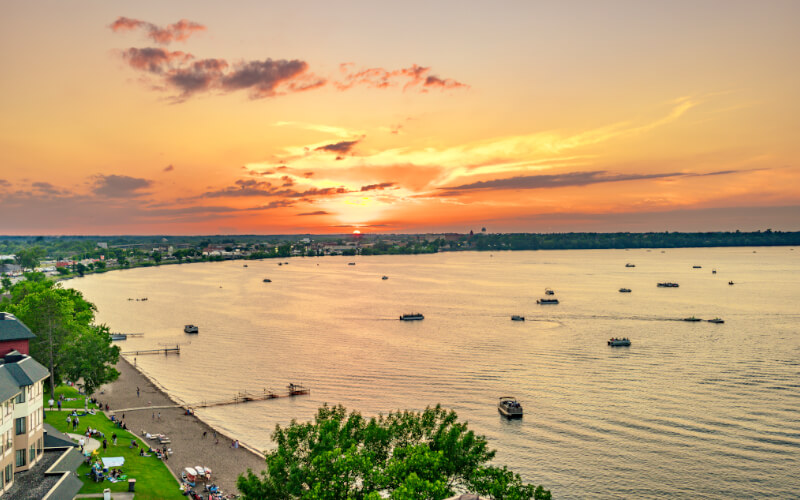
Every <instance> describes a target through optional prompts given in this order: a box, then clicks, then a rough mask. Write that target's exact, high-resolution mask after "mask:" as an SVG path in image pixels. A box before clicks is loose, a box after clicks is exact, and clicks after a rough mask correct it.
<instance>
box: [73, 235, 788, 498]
mask: <svg viewBox="0 0 800 500" xmlns="http://www.w3.org/2000/svg"><path fill="white" fill-rule="evenodd" d="M282 262H289V264H288V265H281V266H279V265H278V261H277V260H264V261H228V262H217V263H198V264H185V265H170V266H163V267H157V268H141V269H132V270H125V271H114V272H111V273H107V274H102V275H94V276H89V277H86V278H83V279H75V280H71V281H68V282H66V283H65V285H66V286H70V287H73V288H75V289H77V290H80V291H82V292H83V293H84V295H85V296H86V297H87V298H88V299H89V300H91V301H92V302H94V303H95V304H97V306H98V309H99V312H98V320H99V321H100V322H104V323H107V324H108V325H109V326H110V327H111V329H112V331H117V332H129V333H130V332H142V333H144V336H143V337H141V338H129V339H128V340H127V341H124V342H120V346H121V347H122V349H123V350H124V351H125V350H133V349H151V348H159V347H164V346H166V345H172V346H174V345H175V344H177V343H179V344H181V354H180V356H175V355H170V356H164V355H149V356H145V355H140V356H137V359H136V363H137V365H138V367H139V368H141V369H142V370H143V371H144V372H146V373H147V374H148V375H150V376H151V377H153V378H155V379H157V380H158V381H159V383H160V384H161V385H163V386H164V388H165V389H166V390H167V391H168V392H169V393H170V394H171V395H172V396H173V397H175V398H176V399H178V400H179V401H182V402H186V403H196V402H200V401H210V400H219V399H225V398H231V397H232V396H234V395H235V394H236V393H237V392H239V391H245V390H247V391H261V390H263V389H265V388H270V389H272V390H274V391H275V392H278V393H285V392H286V385H287V384H288V383H290V382H293V383H302V384H304V385H306V386H308V387H309V388H310V389H311V394H310V395H308V396H298V397H294V398H279V399H273V400H267V401H259V402H251V403H247V404H241V405H234V406H221V407H215V408H205V409H199V410H197V413H198V415H199V416H201V418H203V419H204V420H206V421H207V422H209V423H210V424H212V425H214V426H216V427H217V428H219V429H220V430H221V431H223V432H224V433H226V434H228V435H229V436H231V437H233V438H238V439H240V440H241V441H242V442H245V443H247V444H248V445H250V446H253V447H255V448H258V449H267V448H269V447H270V446H271V440H270V434H271V432H272V431H273V430H274V427H275V425H276V424H281V425H286V424H288V423H289V422H290V421H291V420H292V419H298V420H309V419H311V418H313V416H314V414H315V412H316V409H317V408H318V407H319V406H320V405H322V404H323V403H325V402H327V403H329V404H342V405H344V406H345V407H347V408H348V409H355V410H358V411H360V412H361V413H362V414H364V415H367V416H370V415H377V414H378V413H388V412H389V411H391V410H397V409H411V410H421V409H424V408H425V407H426V406H428V405H435V404H437V403H440V404H442V405H443V406H444V407H447V408H452V409H454V410H455V411H456V412H457V413H458V415H459V417H460V418H461V419H462V420H467V421H468V422H469V425H470V428H471V429H473V430H475V431H476V432H477V433H479V434H483V435H485V436H486V437H487V438H488V440H489V444H490V446H491V447H492V448H494V449H496V450H497V455H496V457H495V462H496V463H498V464H503V465H507V466H509V468H511V469H512V470H514V471H515V472H518V473H520V474H521V475H522V477H523V479H524V480H526V481H528V482H532V483H536V484H542V485H544V487H545V488H548V489H550V490H551V491H552V493H553V495H554V497H555V498H586V497H604V498H634V497H635V498H648V497H664V496H668V495H669V496H674V497H679V498H731V497H756V496H760V497H780V498H788V497H796V496H797V495H798V491H800V479H798V477H800V475H798V474H797V471H798V470H800V463H798V462H799V461H800V412H799V411H800V335H798V327H799V326H800V309H799V308H798V305H800V251H795V250H792V249H790V248H788V247H773V248H703V249H668V250H665V251H662V250H655V249H654V250H645V249H636V250H568V251H524V252H493V253H488V252H458V253H439V254H431V255H409V256H370V257H324V258H293V259H289V260H284V261H282ZM350 262H355V263H356V265H348V263H350ZM244 263H246V264H247V266H248V267H244V266H243V264H244ZM626 263H632V264H635V266H636V267H625V264H626ZM693 266H702V267H701V268H699V269H695V268H693ZM712 269H716V271H717V273H716V274H712ZM383 275H386V276H388V277H389V279H387V280H382V279H381V276H383ZM264 278H269V279H271V280H272V282H271V283H264V282H263V281H262V280H263V279H264ZM662 281H672V282H677V283H679V284H680V287H679V288H657V287H656V283H658V282H662ZM729 281H733V282H734V283H735V284H734V285H729V284H728V282H729ZM546 287H549V288H552V289H553V290H554V291H555V295H554V297H556V298H558V299H559V301H560V303H559V304H558V305H537V303H536V299H538V298H542V297H544V290H545V288H546ZM621 287H627V288H630V289H631V290H632V292H631V293H620V292H619V291H618V289H619V288H621ZM142 297H147V299H148V300H147V301H136V300H128V299H129V298H134V299H135V298H142ZM414 312H420V313H422V314H424V315H425V319H424V320H423V321H413V322H404V321H399V320H398V316H399V315H400V314H404V313H414ZM513 314H518V315H524V316H525V318H526V321H524V322H516V321H511V319H510V317H511V315H513ZM691 316H696V317H698V318H703V319H711V318H715V317H720V318H722V319H724V320H725V323H724V324H712V323H708V322H707V321H702V322H686V321H682V319H683V318H686V317H691ZM189 323H192V324H195V325H198V326H199V334H198V335H187V334H185V333H184V332H183V326H184V325H185V324H189ZM610 337H628V338H630V339H631V341H632V345H631V346H630V347H609V346H608V345H607V340H608V339H609V338H610ZM501 396H514V397H516V398H517V399H518V400H519V401H520V403H521V404H522V405H523V407H524V410H525V416H524V418H522V419H521V420H515V421H508V420H506V419H504V418H502V417H501V416H500V415H499V414H498V412H497V409H496V404H497V400H498V398H499V397H501Z"/></svg>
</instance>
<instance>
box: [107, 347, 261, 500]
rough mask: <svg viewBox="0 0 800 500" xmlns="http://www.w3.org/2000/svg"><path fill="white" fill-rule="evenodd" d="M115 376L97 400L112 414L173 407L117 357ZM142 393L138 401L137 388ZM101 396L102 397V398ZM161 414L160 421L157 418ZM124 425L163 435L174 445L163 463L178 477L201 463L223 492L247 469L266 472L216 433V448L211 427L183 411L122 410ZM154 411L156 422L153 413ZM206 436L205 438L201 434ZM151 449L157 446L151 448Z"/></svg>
mask: <svg viewBox="0 0 800 500" xmlns="http://www.w3.org/2000/svg"><path fill="white" fill-rule="evenodd" d="M117 370H119V372H120V375H119V378H118V379H117V380H116V381H115V382H113V383H111V384H106V385H104V386H102V387H101V388H100V389H99V390H98V391H97V392H96V393H95V397H96V398H97V399H98V401H100V402H101V403H102V404H103V405H105V404H106V403H108V406H109V409H110V410H111V411H109V412H107V415H109V416H111V415H112V414H116V415H117V417H118V418H122V412H120V411H116V410H122V409H125V408H141V407H158V406H168V405H174V404H176V403H175V401H173V400H172V399H170V398H169V396H167V395H166V394H165V393H164V392H163V391H161V390H160V389H159V388H158V387H156V386H155V385H154V384H153V383H151V382H150V380H149V379H148V378H147V377H145V376H144V375H143V374H142V373H141V372H139V371H138V370H137V369H136V368H134V367H133V366H131V364H130V363H129V362H128V361H127V360H125V359H124V358H123V357H120V361H119V363H117ZM137 387H138V388H139V390H140V395H139V396H138V397H137V395H136V388H137ZM101 392H102V394H101ZM159 412H160V414H161V418H159V417H158V415H159ZM124 413H125V418H124V420H125V423H126V424H127V426H128V429H129V430H130V431H131V432H134V433H136V434H137V435H139V436H141V434H142V430H145V431H147V432H149V433H151V434H157V433H161V434H166V435H167V436H168V437H169V438H170V439H171V441H172V443H171V444H170V445H168V447H171V448H172V452H173V454H172V455H171V456H170V457H169V460H168V461H167V462H166V464H167V466H168V467H169V468H170V470H172V472H173V473H174V474H175V475H176V476H177V477H180V471H181V470H182V469H183V468H184V467H187V466H194V465H202V466H205V467H210V468H211V470H212V472H213V475H212V482H214V483H215V484H217V486H219V487H220V488H222V490H223V492H225V493H233V492H237V490H236V478H237V477H238V476H239V474H241V473H243V472H245V471H246V470H247V469H248V468H251V469H253V471H256V472H260V471H261V470H263V469H264V468H265V462H264V459H263V457H261V456H259V455H258V454H257V453H254V452H253V451H251V450H248V449H246V448H238V449H234V448H232V447H231V441H232V438H230V437H228V436H224V435H222V434H219V433H217V437H218V439H219V444H215V440H214V429H213V428H212V427H210V426H208V425H206V424H205V423H204V422H202V421H201V420H200V419H198V418H197V417H195V416H192V415H185V414H184V410H183V409H182V408H155V409H152V410H150V409H146V410H135V411H126V412H124ZM154 413H155V418H154V417H153V414H154ZM204 432H205V433H207V434H206V437H205V438H204V437H203V433H204ZM153 446H155V444H153Z"/></svg>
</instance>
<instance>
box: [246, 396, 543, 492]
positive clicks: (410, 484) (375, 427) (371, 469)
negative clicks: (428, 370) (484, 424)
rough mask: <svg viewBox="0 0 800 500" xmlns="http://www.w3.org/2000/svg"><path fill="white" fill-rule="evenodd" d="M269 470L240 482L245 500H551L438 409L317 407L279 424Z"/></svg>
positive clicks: (268, 460) (453, 415)
mask: <svg viewBox="0 0 800 500" xmlns="http://www.w3.org/2000/svg"><path fill="white" fill-rule="evenodd" d="M272 439H273V441H275V442H276V443H277V445H278V446H277V448H276V449H275V450H272V451H270V452H268V453H267V454H266V470H264V471H262V472H261V476H260V477H259V476H258V475H256V474H255V473H253V471H252V470H248V471H247V474H245V475H241V476H239V479H238V481H237V487H238V488H239V491H240V492H241V493H242V494H243V495H244V498H245V499H261V498H287V499H301V498H302V499H330V500H334V499H351V498H352V499H366V500H379V499H382V498H385V497H386V495H388V496H389V497H390V498H394V499H412V498H413V499H430V500H439V499H444V498H447V497H448V496H452V495H454V494H456V493H461V492H471V493H477V494H480V495H484V496H486V497H488V498H493V499H497V500H501V499H506V500H523V499H531V498H534V499H536V500H549V499H550V492H549V491H547V490H545V489H544V488H542V487H541V486H538V487H535V486H533V485H529V484H524V483H523V482H522V479H521V478H520V476H519V475H518V474H515V473H513V472H512V471H510V470H508V469H507V468H505V467H495V466H490V465H488V463H489V462H490V461H491V460H492V458H494V455H495V452H494V451H493V450H490V449H489V447H488V443H487V441H486V438H485V437H483V436H477V435H475V434H474V433H473V432H472V431H470V430H469V429H468V427H467V424H466V423H464V422H459V421H458V417H457V415H456V413H455V412H454V411H447V410H444V409H443V408H441V407H440V406H438V405H437V406H436V407H435V408H427V409H426V410H425V411H423V412H420V413H417V412H409V411H405V412H396V413H394V412H393V413H390V414H389V415H388V416H385V417H384V416H379V417H376V418H371V419H365V418H363V417H362V416H361V415H360V414H359V413H357V412H351V413H350V414H349V415H348V414H347V412H346V410H345V408H344V407H342V406H335V407H328V406H327V405H325V406H323V407H322V408H320V409H319V410H318V412H317V416H316V418H315V421H314V422H307V423H298V422H295V421H292V423H291V424H290V425H289V426H288V427H286V428H281V427H280V426H279V425H278V426H276V428H275V432H274V433H273V435H272Z"/></svg>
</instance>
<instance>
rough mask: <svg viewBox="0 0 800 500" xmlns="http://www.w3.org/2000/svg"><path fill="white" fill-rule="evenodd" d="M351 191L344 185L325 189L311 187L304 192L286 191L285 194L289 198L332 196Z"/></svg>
mask: <svg viewBox="0 0 800 500" xmlns="http://www.w3.org/2000/svg"><path fill="white" fill-rule="evenodd" d="M349 192H350V191H348V190H347V189H345V188H343V187H338V188H324V189H317V188H311V189H307V190H306V191H303V192H292V193H286V194H285V196H288V197H289V198H305V197H316V196H332V195H337V194H345V193H349Z"/></svg>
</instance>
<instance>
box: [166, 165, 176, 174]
mask: <svg viewBox="0 0 800 500" xmlns="http://www.w3.org/2000/svg"><path fill="white" fill-rule="evenodd" d="M173 170H175V167H173V166H172V164H170V165H167V166H166V167H164V170H163V171H164V172H172V171H173Z"/></svg>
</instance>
